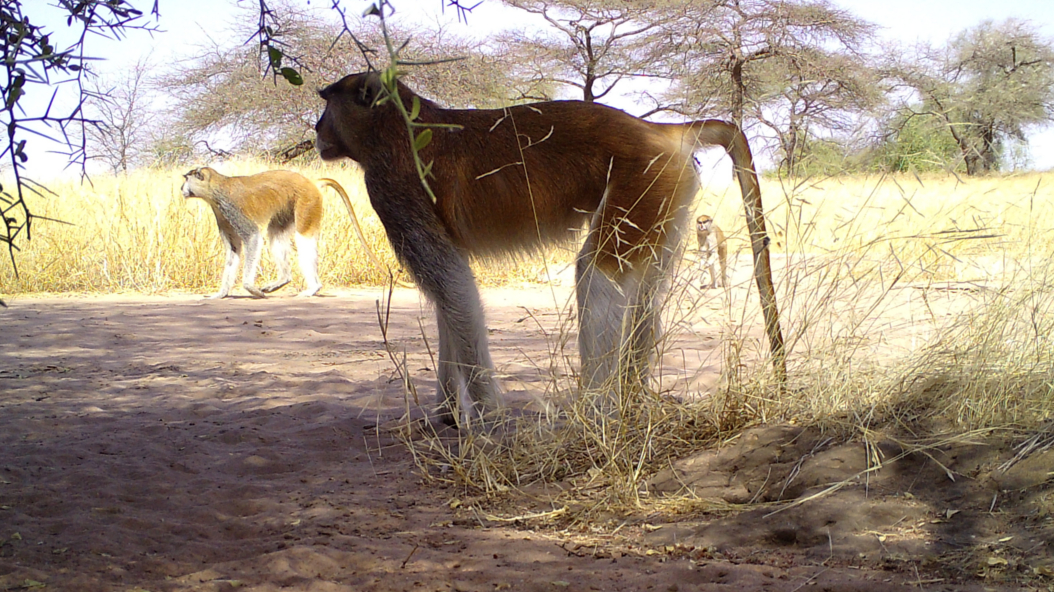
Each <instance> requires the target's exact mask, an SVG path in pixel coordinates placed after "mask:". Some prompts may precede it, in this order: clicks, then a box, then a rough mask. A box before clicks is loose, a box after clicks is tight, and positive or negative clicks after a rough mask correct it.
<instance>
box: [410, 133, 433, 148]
mask: <svg viewBox="0 0 1054 592" xmlns="http://www.w3.org/2000/svg"><path fill="white" fill-rule="evenodd" d="M431 142H432V130H430V129H426V130H424V131H423V132H421V133H419V134H417V137H416V138H414V152H420V151H422V150H424V148H425V146H427V145H428V144H429V143H431Z"/></svg>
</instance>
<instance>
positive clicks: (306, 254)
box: [296, 233, 322, 296]
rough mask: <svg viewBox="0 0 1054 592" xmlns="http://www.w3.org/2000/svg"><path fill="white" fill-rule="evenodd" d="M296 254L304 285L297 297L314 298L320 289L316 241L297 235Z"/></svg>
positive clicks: (313, 238)
mask: <svg viewBox="0 0 1054 592" xmlns="http://www.w3.org/2000/svg"><path fill="white" fill-rule="evenodd" d="M296 254H297V258H298V261H299V262H300V273H302V274H303V275H304V284H305V285H306V287H305V288H304V289H303V290H302V291H301V292H300V293H299V294H297V296H315V295H317V294H318V292H319V290H321V289H322V281H321V280H319V279H318V239H316V238H315V237H313V236H304V235H303V234H300V233H297V235H296Z"/></svg>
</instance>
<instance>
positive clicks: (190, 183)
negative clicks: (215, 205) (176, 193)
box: [183, 167, 218, 199]
mask: <svg viewBox="0 0 1054 592" xmlns="http://www.w3.org/2000/svg"><path fill="white" fill-rule="evenodd" d="M215 174H218V173H216V171H214V170H212V169H210V168H209V167H201V168H200V169H194V170H192V171H190V172H188V173H185V174H184V175H183V197H184V198H191V197H197V198H199V199H208V198H209V197H210V196H211V195H212V191H211V189H210V188H211V186H212V177H213V175H215Z"/></svg>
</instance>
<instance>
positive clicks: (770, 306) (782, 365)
mask: <svg viewBox="0 0 1054 592" xmlns="http://www.w3.org/2000/svg"><path fill="white" fill-rule="evenodd" d="M685 125H686V126H687V127H690V129H691V131H692V132H694V135H695V137H694V138H692V137H691V136H692V135H693V134H688V135H687V136H688V137H684V138H683V139H682V141H687V142H688V143H689V144H692V145H695V146H698V145H700V144H709V145H717V146H721V147H722V148H724V149H725V151H727V152H728V156H729V157H731V158H732V166H733V167H734V168H735V173H736V177H737V178H738V179H739V189H740V191H741V192H742V194H743V205H744V206H745V207H746V213H747V229H748V231H749V232H750V247H751V250H752V251H753V252H754V281H755V282H756V283H757V285H758V293H759V295H760V297H761V310H762V313H763V314H764V317H765V332H766V333H768V336H769V347H770V349H771V352H772V366H773V369H774V370H775V372H776V379H777V381H779V383H780V385H781V386H782V385H783V384H784V383H786V381H787V353H786V350H785V346H784V343H783V332H782V331H781V330H780V316H779V309H778V308H777V306H776V289H775V286H774V285H773V283H772V266H771V264H770V263H769V237H768V234H767V231H766V230H765V214H764V210H763V209H762V207H761V186H760V185H759V184H758V174H757V172H756V171H755V170H754V156H753V155H752V154H751V153H750V146H749V145H748V144H747V137H746V136H745V135H743V131H742V130H740V129H739V126H737V125H735V124H734V123H730V122H727V121H721V120H718V119H707V120H703V121H693V122H691V123H688V124H685Z"/></svg>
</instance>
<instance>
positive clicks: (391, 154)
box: [315, 73, 785, 423]
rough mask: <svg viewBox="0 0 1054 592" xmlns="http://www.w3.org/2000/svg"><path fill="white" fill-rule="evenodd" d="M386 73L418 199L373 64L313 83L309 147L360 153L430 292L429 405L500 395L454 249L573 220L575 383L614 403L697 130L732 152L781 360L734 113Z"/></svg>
mask: <svg viewBox="0 0 1054 592" xmlns="http://www.w3.org/2000/svg"><path fill="white" fill-rule="evenodd" d="M396 84H397V88H398V94H399V97H400V99H401V102H402V104H403V105H404V106H405V108H406V109H407V110H408V111H411V112H413V113H415V114H416V115H417V117H416V118H415V120H414V121H415V123H417V124H422V125H428V124H435V125H436V127H430V128H428V129H429V130H430V132H429V133H430V134H431V142H430V143H429V144H428V145H427V146H425V147H423V148H422V149H421V150H420V152H419V154H420V158H421V160H422V161H423V162H424V163H426V164H427V166H428V167H429V170H430V173H429V175H428V176H427V181H428V184H429V186H430V187H431V189H432V191H433V193H434V195H435V198H436V201H435V202H434V203H433V201H432V199H431V198H430V196H429V195H428V193H427V192H426V190H425V189H424V187H423V185H422V182H421V179H420V177H419V176H418V173H417V170H416V168H415V165H414V160H413V153H412V151H411V146H410V139H409V137H408V134H407V127H406V123H405V121H404V119H403V115H401V114H400V112H399V111H398V109H397V107H396V105H395V104H394V103H395V102H394V100H392V99H391V97H390V96H387V94H386V93H387V92H388V91H387V90H385V88H384V86H383V85H382V82H381V78H380V76H379V75H378V74H377V73H364V74H355V75H351V76H347V77H345V78H343V79H341V80H340V81H338V82H335V83H333V84H331V85H329V86H327V87H326V88H324V89H322V90H321V91H320V92H319V95H320V96H321V97H322V99H323V100H325V101H326V108H325V111H324V112H323V114H322V117H321V118H320V119H319V121H318V124H317V125H316V126H315V131H316V133H317V138H316V140H315V145H316V148H317V149H318V152H319V154H320V155H321V156H322V158H323V159H324V160H337V159H340V158H350V159H352V160H355V161H357V162H358V163H359V164H360V165H361V166H362V168H363V170H364V171H365V176H366V188H367V190H368V192H369V195H370V203H371V204H372V205H373V208H374V209H375V210H376V211H377V215H378V216H379V217H380V219H381V222H382V223H383V224H384V228H385V231H386V232H387V234H388V240H389V242H390V243H391V245H392V248H393V249H394V250H395V253H396V255H397V256H398V258H399V260H400V261H401V262H402V263H403V264H404V265H405V266H406V267H407V268H408V269H409V271H410V274H411V275H412V276H413V278H414V280H415V281H416V282H417V285H418V286H419V287H420V289H421V290H422V291H423V292H424V294H425V295H426V296H427V297H428V298H429V300H431V302H432V303H433V304H434V305H435V308H436V317H437V321H438V325H439V367H438V378H439V389H438V391H439V392H438V402H439V412H440V418H441V419H442V420H443V421H445V422H447V423H456V422H457V420H458V418H459V417H460V413H465V414H470V413H471V414H474V415H480V414H483V413H484V412H486V411H487V410H488V409H491V408H494V407H495V406H497V405H498V404H499V401H500V392H499V388H498V385H497V383H496V380H495V378H494V376H493V364H492V362H491V357H490V350H489V347H488V342H487V327H486V322H485V321H484V317H483V309H482V307H481V305H480V296H479V291H478V288H477V287H476V281H475V277H474V276H473V274H472V270H471V268H470V267H469V256H470V255H475V256H493V255H502V254H510V253H515V252H522V251H524V250H530V249H534V248H538V247H539V246H540V245H542V244H544V243H548V242H552V241H554V240H560V239H566V238H569V237H570V236H573V231H574V229H577V228H579V227H580V226H581V225H582V223H583V222H588V224H589V230H588V233H587V235H586V238H585V244H584V246H583V247H582V249H581V251H580V252H579V254H578V258H577V262H576V279H577V284H576V291H577V300H578V318H579V353H580V357H581V372H580V380H581V384H582V387H583V388H584V389H585V390H586V391H592V392H597V391H602V392H606V393H608V394H610V395H613V396H614V397H613V398H614V404H616V405H621V404H624V403H629V402H631V400H632V398H631V397H627V396H626V395H630V394H632V393H633V392H634V391H635V390H639V388H640V386H642V385H643V384H644V382H645V381H646V380H647V379H648V377H649V375H650V371H651V355H652V353H653V352H654V348H655V344H656V340H657V339H658V330H659V314H658V313H659V311H658V307H659V304H660V298H661V291H662V289H663V285H664V282H665V280H666V277H667V275H668V272H669V271H670V269H671V267H672V265H673V263H674V262H675V261H676V260H677V255H679V253H680V250H681V245H682V242H683V235H684V231H685V230H686V226H687V218H688V209H689V207H690V204H691V201H692V199H693V197H694V196H695V194H696V190H697V188H698V180H697V178H696V175H695V171H694V168H693V164H692V158H693V152H694V151H695V150H696V148H698V147H699V146H704V145H719V146H722V147H724V148H725V150H727V151H728V153H729V155H730V156H731V157H732V161H733V163H734V165H735V171H736V173H737V175H738V177H739V183H740V187H741V189H742V192H743V200H744V202H745V204H746V209H747V224H748V227H749V229H750V236H751V245H752V247H753V250H754V258H755V262H756V279H757V282H758V286H759V291H760V293H761V298H762V309H763V311H764V313H765V319H766V329H767V330H768V332H769V336H770V345H771V347H772V351H773V361H774V364H775V365H776V368H777V373H779V374H780V376H781V377H782V376H783V373H782V372H780V369H782V368H784V367H785V366H784V361H783V338H782V334H781V333H780V328H779V318H778V314H777V310H776V300H775V293H774V290H773V286H772V278H771V272H770V269H769V255H768V250H767V246H768V242H767V237H766V235H765V222H764V218H763V217H762V213H761V194H760V191H759V188H758V182H757V176H756V174H755V172H754V165H753V158H752V156H751V154H750V148H749V147H748V146H747V142H746V139H745V137H744V136H743V134H742V132H741V131H740V130H739V128H738V127H736V126H735V125H733V124H731V123H726V122H724V121H716V120H706V121H696V122H691V123H686V124H657V123H650V122H646V121H643V120H640V119H637V118H636V117H633V116H631V115H628V114H626V113H623V112H622V111H619V110H617V109H612V108H610V107H605V106H602V105H599V104H593V103H583V102H577V101H555V102H547V103H534V104H529V105H517V106H513V107H508V108H506V109H494V110H476V109H467V110H452V109H443V108H441V107H439V106H438V105H436V104H435V103H432V102H431V101H428V100H426V99H424V98H421V97H418V96H417V95H415V94H414V92H413V91H411V90H410V89H409V88H407V87H406V86H405V85H403V84H402V83H401V82H397V83H396ZM417 133H418V134H420V133H421V132H417ZM608 400H610V399H608Z"/></svg>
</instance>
